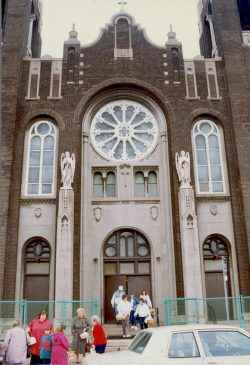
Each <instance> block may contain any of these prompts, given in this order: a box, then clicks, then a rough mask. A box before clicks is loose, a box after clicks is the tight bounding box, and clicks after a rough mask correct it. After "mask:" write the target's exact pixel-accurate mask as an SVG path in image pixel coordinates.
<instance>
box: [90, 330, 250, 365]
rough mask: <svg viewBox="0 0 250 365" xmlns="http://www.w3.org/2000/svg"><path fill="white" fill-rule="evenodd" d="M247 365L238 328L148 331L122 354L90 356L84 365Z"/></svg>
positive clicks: (249, 356) (247, 338) (248, 351)
mask: <svg viewBox="0 0 250 365" xmlns="http://www.w3.org/2000/svg"><path fill="white" fill-rule="evenodd" d="M123 364H124V365H170V364H171V365H210V364H213V365H250V334H249V333H248V332H246V331H244V330H242V329H240V328H238V327H230V326H220V325H187V326H168V327H159V328H148V329H146V330H143V331H141V332H139V333H138V334H137V335H136V337H135V338H134V339H133V341H132V342H131V344H130V345H129V347H128V348H127V349H126V350H124V351H119V352H109V353H106V354H102V355H98V354H91V355H89V356H87V357H86V358H84V360H83V365H123Z"/></svg>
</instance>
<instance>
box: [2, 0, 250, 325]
mask: <svg viewBox="0 0 250 365" xmlns="http://www.w3.org/2000/svg"><path fill="white" fill-rule="evenodd" d="M2 5H3V18H2V27H3V32H2V33H3V46H2V52H3V59H2V64H3V70H2V85H3V88H2V142H1V149H2V151H1V174H2V175H1V227H0V230H1V231H0V239H1V241H0V254H1V262H2V265H1V267H0V289H1V290H0V297H1V298H3V299H10V300H13V299H17V300H19V299H22V298H24V299H30V300H31V299H32V300H47V299H51V300H53V299H79V298H81V299H98V300H99V301H100V304H101V306H100V308H104V312H105V319H106V321H110V320H112V318H113V317H112V316H113V312H112V310H111V307H110V297H111V295H112V293H113V291H114V290H115V288H117V286H118V285H123V286H124V287H125V288H126V290H127V291H135V293H136V294H138V293H139V290H141V289H142V288H144V287H145V288H147V289H148V290H149V291H150V293H151V296H152V299H153V303H154V305H155V306H157V307H159V308H160V311H161V309H162V298H163V297H183V296H184V295H185V296H191V295H194V296H203V297H217V296H218V297H220V296H224V295H225V286H224V279H225V273H226V274H227V279H228V280H227V281H226V288H227V292H228V294H229V295H232V296H234V295H239V294H242V295H250V280H249V274H250V272H249V269H250V265H249V259H250V257H249V250H250V168H249V161H250V143H249V142H250V121H249V119H250V102H249V101H250V89H249V85H250V79H249V78H250V76H249V75H250V62H249V57H250V15H249V13H250V4H249V1H248V2H247V1H241V0H238V1H236V0H213V1H209V0H200V1H199V4H198V13H199V26H200V48H201V55H200V56H197V57H195V58H194V59H184V58H183V53H182V45H181V42H179V41H178V40H177V38H176V34H175V33H174V32H173V31H172V30H171V31H170V32H169V33H168V37H167V40H166V45H165V47H159V46H156V45H155V44H153V43H152V42H151V41H150V39H148V37H147V35H146V33H145V31H144V30H142V29H141V28H140V27H139V26H138V25H137V24H136V22H135V20H134V19H133V17H132V16H131V15H129V14H127V13H125V12H120V13H119V14H115V15H114V16H113V18H112V19H111V20H110V22H109V24H108V25H107V26H106V27H105V28H104V29H103V30H102V32H101V34H100V36H99V38H98V39H97V40H96V41H95V42H93V43H92V44H90V45H81V43H80V41H79V40H78V38H77V32H76V30H75V29H72V31H70V33H69V39H68V40H67V41H65V43H64V52H63V58H62V59H53V58H52V57H50V56H48V55H45V56H43V57H41V55H40V50H41V37H40V6H41V5H40V2H39V1H37V0H33V1H30V0H7V1H4V2H2ZM43 21H44V22H46V19H44V20H43ZM173 23H174V19H173ZM67 151H68V152H69V154H66V153H65V152H67ZM181 151H184V152H181ZM67 159H68V160H67ZM176 167H177V169H176ZM64 174H65V175H64ZM70 174H71V175H72V174H74V178H72V177H71V175H70ZM69 176H70V182H68V183H67V182H66V179H67V177H69ZM61 180H62V181H61ZM72 180H73V183H72ZM190 181H191V184H190ZM67 184H68V185H67ZM71 184H72V188H73V189H72V188H71ZM222 262H224V276H223V269H222V268H223V265H222ZM37 288H39V290H37Z"/></svg>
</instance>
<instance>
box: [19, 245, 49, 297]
mask: <svg viewBox="0 0 250 365" xmlns="http://www.w3.org/2000/svg"><path fill="white" fill-rule="evenodd" d="M50 255H51V253H50V246H49V244H48V243H47V242H45V241H44V240H43V239H41V238H35V239H33V240H32V241H30V242H29V243H28V244H27V245H26V247H25V250H24V287H23V288H24V290H23V298H24V299H26V300H32V301H33V300H35V301H40V300H49V276H50Z"/></svg>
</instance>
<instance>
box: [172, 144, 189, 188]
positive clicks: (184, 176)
mask: <svg viewBox="0 0 250 365" xmlns="http://www.w3.org/2000/svg"><path fill="white" fill-rule="evenodd" d="M175 164H176V170H177V173H178V177H179V181H180V182H181V187H185V188H189V187H190V183H191V179H190V156H189V152H186V153H185V151H181V153H180V154H179V153H177V152H176V154H175Z"/></svg>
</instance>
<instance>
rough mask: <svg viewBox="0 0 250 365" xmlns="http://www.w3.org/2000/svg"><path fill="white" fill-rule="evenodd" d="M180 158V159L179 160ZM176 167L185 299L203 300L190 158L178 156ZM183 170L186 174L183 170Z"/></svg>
mask: <svg viewBox="0 0 250 365" xmlns="http://www.w3.org/2000/svg"><path fill="white" fill-rule="evenodd" d="M178 157H179V158H178ZM176 167H177V171H178V170H179V171H178V175H179V180H180V182H181V186H180V189H179V194H178V197H179V214H180V228H181V246H182V264H183V277H184V294H185V298H202V297H203V291H202V271H201V254H200V245H199V237H198V226H197V215H196V211H195V197H194V189H193V188H192V186H191V185H190V158H189V154H188V153H186V154H185V152H184V151H182V152H181V154H180V156H178V154H177V159H176ZM182 169H183V171H184V172H182V171H181V170H182Z"/></svg>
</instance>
